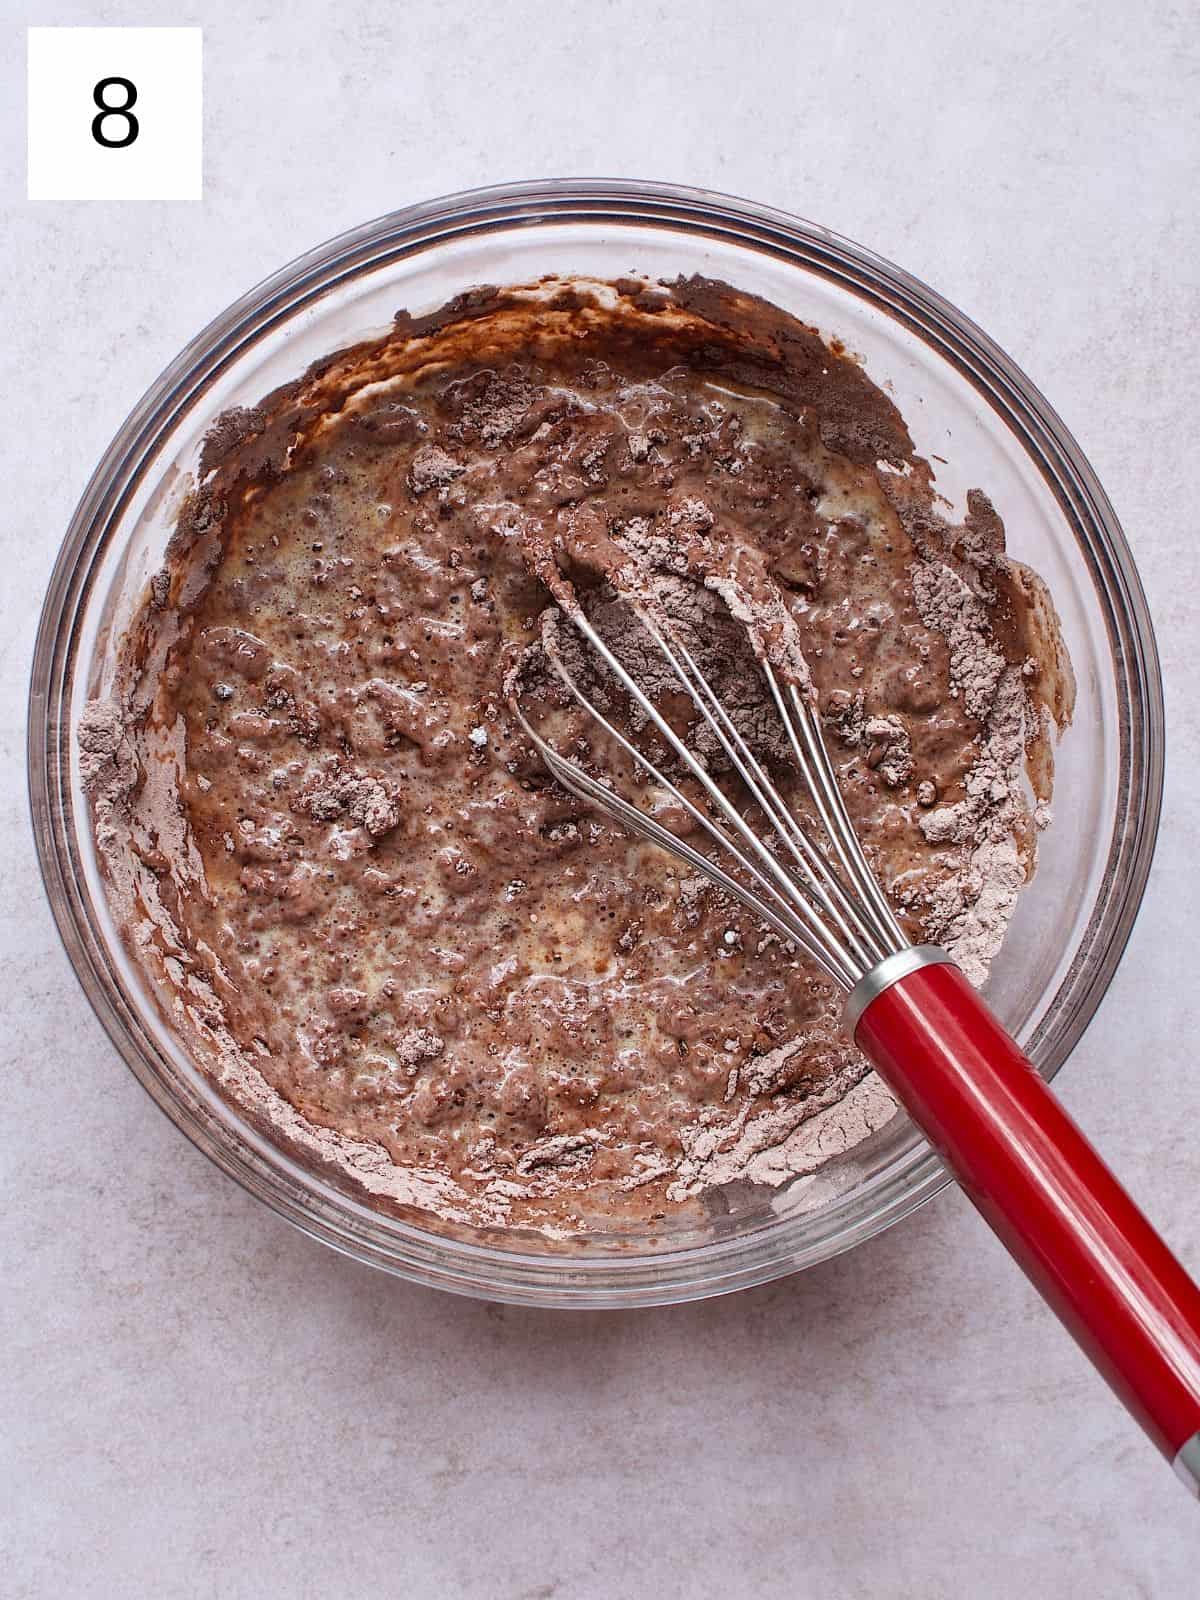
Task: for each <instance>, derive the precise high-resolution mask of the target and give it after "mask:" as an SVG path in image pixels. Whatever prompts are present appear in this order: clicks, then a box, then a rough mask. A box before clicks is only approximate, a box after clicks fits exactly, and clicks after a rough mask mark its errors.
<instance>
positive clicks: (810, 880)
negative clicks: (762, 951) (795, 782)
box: [511, 596, 909, 991]
mask: <svg viewBox="0 0 1200 1600" xmlns="http://www.w3.org/2000/svg"><path fill="white" fill-rule="evenodd" d="M620 598H621V599H622V602H623V603H624V604H625V605H627V606H628V607H629V609H630V610H631V611H632V613H633V615H634V616H635V617H636V618H637V620H638V623H639V624H640V626H641V627H642V628H643V630H644V631H645V633H646V636H647V637H648V638H649V639H650V640H651V642H652V643H653V644H654V646H655V648H656V649H657V650H658V652H659V654H660V655H661V656H662V658H663V660H664V661H665V662H666V663H667V665H668V667H669V668H670V670H671V673H672V676H673V677H674V678H675V680H676V681H677V682H678V684H679V686H680V687H681V689H682V690H683V691H684V693H685V694H686V695H687V696H688V697H689V699H690V700H691V702H692V704H693V705H694V706H695V708H696V710H697V711H698V712H699V713H700V715H701V716H702V717H703V719H704V721H705V723H706V724H707V725H708V727H709V728H710V729H711V730H712V733H713V735H714V736H715V738H716V739H717V741H718V743H719V745H720V747H721V749H722V751H723V752H724V754H725V756H726V758H727V759H728V760H729V762H730V764H731V765H732V767H733V769H734V771H735V772H736V773H737V775H738V777H739V778H740V780H741V782H742V783H743V785H744V786H745V788H746V791H747V793H748V794H749V795H750V797H751V798H752V799H753V801H754V802H755V804H756V805H757V806H758V808H759V810H760V811H761V812H762V814H763V816H764V817H765V818H766V820H767V822H768V823H769V825H770V830H771V833H772V834H773V836H774V838H775V840H776V841H777V843H778V845H780V846H782V848H783V850H784V851H785V852H786V855H787V857H788V858H790V860H789V864H788V865H786V866H785V865H784V863H783V862H781V861H780V859H779V858H778V856H777V855H776V853H775V852H774V851H773V850H772V849H771V848H769V846H768V844H767V842H766V841H765V840H764V839H763V838H761V837H760V836H759V834H758V833H757V832H756V831H755V830H754V829H753V828H752V827H751V826H750V824H749V823H748V822H747V821H746V819H745V818H744V817H743V816H742V814H741V812H740V811H739V810H738V808H737V806H736V805H735V804H734V803H733V801H732V800H731V799H730V798H729V796H728V795H727V794H726V793H725V791H724V790H723V789H722V788H721V787H720V785H719V784H718V783H717V782H716V781H715V780H714V779H713V777H712V775H711V773H710V772H709V770H708V768H707V767H706V765H705V763H704V762H703V761H702V760H701V759H700V757H699V756H697V755H696V753H695V752H694V751H693V750H691V749H689V748H688V746H687V744H686V743H685V742H684V740H683V739H682V738H681V737H680V736H679V734H677V733H676V731H675V730H674V728H672V727H671V725H670V723H669V722H668V721H667V720H666V718H665V717H664V716H663V715H662V713H661V712H660V711H659V709H658V707H657V706H656V705H655V704H654V702H653V701H652V700H651V699H650V698H649V696H648V695H647V694H646V693H645V692H644V690H643V689H642V688H641V686H640V685H639V684H638V683H637V681H636V680H635V679H634V678H633V676H632V675H631V674H630V673H629V672H628V670H627V669H626V667H625V666H624V664H623V663H622V662H621V661H620V660H619V659H618V658H617V656H616V655H614V653H613V652H612V650H611V649H610V648H609V646H608V644H607V643H606V642H605V640H604V639H603V638H602V637H601V636H600V634H599V633H598V632H597V630H596V628H595V627H594V626H593V625H592V623H591V621H590V620H589V619H588V617H587V616H586V614H585V613H584V612H583V610H582V608H577V607H572V608H571V609H570V610H567V609H565V608H564V610H563V613H562V614H563V615H564V616H566V617H567V618H568V620H569V621H570V622H571V623H572V624H573V625H574V627H575V628H576V630H577V631H578V632H579V633H580V634H581V635H582V637H583V638H584V639H585V640H586V641H587V643H588V644H589V645H590V646H591V647H592V649H593V650H594V651H595V652H596V654H597V655H598V656H599V658H600V659H601V661H603V662H604V664H605V666H606V667H607V668H608V669H609V671H610V672H611V673H612V674H613V676H614V677H615V678H616V679H617V681H618V682H619V683H620V684H621V686H622V688H623V689H624V690H625V692H626V694H628V696H629V697H630V699H631V700H632V702H633V703H634V705H636V706H637V708H638V710H639V711H640V712H641V713H642V715H643V716H644V717H645V718H646V719H647V720H648V721H649V722H650V723H651V724H652V725H653V726H654V728H655V729H656V730H657V731H658V733H659V734H660V735H661V737H662V738H663V740H664V741H665V743H666V745H667V747H668V748H669V749H670V750H671V751H672V752H673V753H674V755H675V756H676V757H677V758H678V759H679V760H680V761H681V762H682V764H683V765H684V767H685V768H686V769H687V771H689V772H690V773H691V774H692V776H693V777H695V778H696V780H697V781H698V782H699V784H700V785H701V787H702V788H703V790H704V792H705V794H706V795H707V796H708V799H709V801H710V802H711V806H712V810H711V811H710V810H705V809H703V808H702V807H700V806H698V805H696V804H695V802H694V801H693V800H692V799H691V798H690V797H689V796H688V795H686V794H685V793H684V792H683V790H682V789H681V788H680V787H679V785H678V784H677V783H675V782H674V781H673V780H672V779H671V778H669V777H668V776H667V775H666V774H665V773H664V772H663V771H662V770H661V768H660V767H659V766H658V765H656V763H655V762H654V761H653V760H652V759H651V758H650V757H649V756H648V755H646V754H645V752H644V751H642V750H641V749H639V748H638V746H637V745H636V744H635V743H634V742H633V741H632V740H631V739H630V738H628V737H627V736H626V735H625V734H623V733H622V732H621V731H620V729H618V728H617V727H615V726H614V724H613V722H612V720H611V719H610V718H609V717H606V716H605V715H604V713H603V712H602V711H601V710H600V709H599V707H598V706H597V705H596V704H595V703H594V701H593V700H592V699H591V698H589V696H588V695H587V693H586V692H585V691H584V690H583V689H582V688H581V687H580V685H579V684H578V683H577V682H576V681H575V679H574V677H573V676H572V674H571V672H570V670H569V668H568V667H567V665H566V663H565V662H564V661H563V659H562V656H561V654H560V653H559V652H558V651H557V650H553V649H551V648H550V647H549V646H548V645H547V644H546V642H545V639H543V650H544V653H545V655H546V657H547V659H548V660H549V662H550V664H551V665H552V666H553V668H554V670H555V672H556V673H557V674H558V676H559V678H560V679H561V680H562V682H563V684H564V685H565V686H566V688H567V690H568V691H569V692H570V694H571V695H572V697H573V698H574V699H575V700H576V702H577V703H578V704H579V705H581V706H582V707H583V708H584V710H585V711H587V713H588V714H589V715H590V716H591V717H592V718H593V720H594V721H595V722H596V723H597V724H598V725H599V727H601V728H602V729H603V730H604V731H605V733H606V734H607V735H608V736H609V738H611V739H613V740H614V741H615V742H616V743H617V745H618V746H619V747H620V748H621V749H623V750H624V751H625V752H626V753H627V754H628V755H629V756H630V757H631V758H632V760H633V761H634V762H635V763H636V764H637V765H638V766H639V767H640V768H641V769H642V770H643V771H644V772H645V773H647V774H648V776H649V777H650V778H652V779H653V781H654V782H655V783H656V784H657V785H658V786H659V787H660V788H661V789H662V790H664V791H665V792H666V793H667V794H668V795H669V796H670V797H671V799H672V800H673V801H674V802H675V803H676V804H678V805H679V806H681V807H682V808H683V809H684V810H685V811H686V812H687V814H688V815H689V816H690V817H691V818H692V819H693V821H694V822H696V823H697V824H698V825H699V826H700V827H701V828H702V829H703V830H704V832H705V833H706V834H707V835H708V837H709V838H710V839H712V840H713V841H714V842H715V843H716V844H717V845H718V846H719V848H720V850H721V851H722V852H724V853H725V854H726V855H727V856H729V857H730V858H731V859H732V860H733V861H734V862H735V863H736V864H737V866H738V867H739V868H740V869H741V871H742V872H743V873H745V874H746V876H747V877H748V878H749V879H750V881H751V882H752V883H753V884H754V885H755V889H754V890H752V889H749V888H747V887H746V885H745V884H744V883H742V882H739V880H738V879H737V878H735V877H733V876H732V874H731V873H729V872H727V871H726V870H725V869H724V868H723V867H722V866H721V865H720V864H719V863H718V862H717V861H714V860H712V859H711V858H710V857H709V856H707V855H705V854H704V853H703V851H700V850H697V849H696V848H695V846H693V845H691V844H689V843H688V842H687V840H685V839H681V838H680V837H679V836H678V835H677V834H675V833H673V832H672V831H671V830H670V829H669V828H667V827H665V826H664V825H663V824H662V823H660V822H658V821H657V820H656V819H655V818H654V817H651V816H649V815H648V814H647V813H646V812H644V811H642V810H641V808H640V807H638V806H636V805H633V804H632V803H631V802H630V801H629V800H627V799H625V798H624V797H623V796H622V795H620V794H618V793H617V791H616V790H615V788H614V787H612V785H611V783H610V782H608V781H607V780H602V779H600V778H596V777H594V776H593V775H592V774H591V773H589V772H587V771H586V769H585V768H584V767H583V766H581V765H580V763H579V762H577V761H574V760H572V759H571V758H569V757H567V756H563V755H561V754H560V753H559V752H558V751H557V750H555V749H554V747H553V746H552V745H551V744H550V743H549V742H548V741H547V740H546V739H545V738H543V737H542V735H541V734H540V733H539V732H538V731H537V729H536V728H534V727H533V725H532V724H531V723H530V721H529V719H528V718H527V717H526V715H525V713H524V710H523V709H522V707H521V703H520V697H519V688H514V689H513V691H512V694H511V703H512V707H513V710H514V711H515V713H516V715H517V717H518V719H519V720H520V722H521V725H522V727H523V728H524V730H525V732H526V734H527V735H528V737H529V738H530V740H531V741H532V743H533V745H534V747H535V748H536V749H537V751H538V754H539V755H540V756H541V758H542V760H543V762H544V763H545V765H546V767H547V770H548V771H549V772H550V773H551V774H552V775H553V776H554V777H555V778H556V779H557V780H558V781H559V782H560V783H561V784H562V785H563V786H564V787H565V788H567V789H569V790H570V791H571V792H572V793H573V794H575V795H577V796H578V797H579V798H580V799H582V800H585V801H586V802H588V803H589V804H590V805H594V806H596V807H597V808H598V809H599V810H602V811H605V812H607V813H608V814H609V815H610V816H612V817H614V818H616V820H618V821H619V822H621V823H622V824H623V825H624V826H626V827H627V828H629V829H630V830H631V831H633V832H635V833H637V834H639V835H641V836H642V837H643V838H645V839H648V840H650V841H651V842H652V843H654V844H657V845H659V846H660V847H661V848H663V849H665V850H668V851H670V852H671V853H672V854H673V855H675V856H677V857H678V858H679V859H681V860H683V861H685V862H687V863H688V865H689V866H691V867H693V868H694V869H695V870H696V871H698V872H700V873H702V874H703V875H704V876H706V877H707V878H709V879H710V880H711V881H712V882H714V883H716V884H717V885H718V886H719V887H720V888H721V889H723V890H724V891H725V892H726V893H727V894H729V895H731V896H732V897H733V898H734V899H736V900H737V901H739V902H740V903H741V904H742V905H744V906H745V907H746V908H747V909H748V910H749V911H751V912H752V913H753V914H754V915H756V916H757V917H759V918H760V919H761V920H762V921H763V922H765V923H766V924H767V925H768V927H770V928H771V929H772V930H773V931H774V932H775V933H777V934H778V935H779V936H780V937H781V938H784V939H786V940H790V941H792V942H794V943H795V944H797V945H799V946H800V948H801V949H803V950H804V951H806V952H807V954H809V955H810V956H811V957H812V958H813V960H814V961H816V962H817V964H818V965H819V966H820V967H821V968H822V970H823V971H824V972H825V973H826V974H827V975H828V976H829V977H831V978H832V979H834V981H835V982H837V983H839V984H840V985H841V986H842V987H843V988H844V989H846V990H847V991H849V990H851V989H853V988H854V986H855V984H856V983H857V982H858V981H859V979H860V978H862V977H863V975H864V974H865V973H866V972H868V971H870V970H871V969H872V968H873V967H875V966H876V965H878V963H879V962H881V961H882V960H884V959H885V958H886V957H887V956H889V955H894V954H896V953H898V952H899V951H901V950H904V949H906V948H907V947H908V944H909V941H908V939H907V938H906V937H905V935H904V932H903V930H902V929H901V927H900V924H899V922H898V921H897V920H896V916H895V914H894V912H893V911H892V908H891V906H890V905H889V904H888V901H887V897H886V896H885V895H884V893H883V891H882V889H881V888H880V886H879V884H878V882H877V881H876V879H875V876H874V874H873V872H872V871H871V868H870V865H869V864H868V862H867V859H866V856H865V854H864V852H863V849H862V846H861V844H860V843H859V841H858V837H857V835H856V834H855V832H854V828H853V825H852V824H851V822H850V818H849V815H848V813H847V811H846V807H845V802H844V801H843V799H842V796H841V792H840V790H839V789H838V785H837V779H836V777H835V775H834V771H833V766H832V763H831V762H830V760H829V755H828V752H827V750H826V748H825V742H824V739H823V737H822V735H821V730H820V726H819V724H818V723H817V721H816V717H817V712H816V709H815V707H814V706H813V705H812V704H811V703H810V702H809V701H808V700H807V699H806V698H805V697H803V696H802V695H801V693H800V692H799V690H798V689H797V688H796V686H795V685H794V684H793V683H790V682H788V683H786V684H781V683H780V681H779V677H778V675H777V674H776V672H775V671H774V670H773V669H772V667H771V665H770V663H769V662H768V661H766V660H765V659H760V660H759V663H758V665H759V668H760V670H761V671H762V673H763V676H764V678H765V680H766V683H767V687H768V689H769V690H770V693H771V698H772V700H773V702H774V704H775V707H776V710H777V711H778V714H779V717H780V721H781V722H782V725H783V728H784V731H785V733H786V735H787V739H788V743H789V745H790V748H791V750H792V754H793V756H794V757H795V762H796V768H797V771H798V773H799V776H800V778H801V781H802V782H803V784H804V787H805V790H806V792H807V794H808V796H809V799H810V800H811V802H812V804H813V807H814V809H815V811H816V814H817V817H818V818H819V820H820V823H821V826H822V828H823V829H824V832H825V836H826V839H827V840H828V843H829V846H830V849H831V851H832V854H833V857H834V862H833V863H831V862H830V861H829V860H828V859H827V858H826V856H825V855H824V854H823V853H822V852H821V851H820V850H819V849H818V848H817V846H816V845H815V844H814V843H813V841H812V840H811V839H810V838H809V837H808V835H807V833H806V832H805V830H804V828H803V827H802V826H801V824H800V822H799V821H798V820H797V818H796V817H795V816H794V815H793V813H792V811H791V810H790V808H789V807H788V805H787V802H786V801H785V800H784V799H783V797H782V795H781V794H780V792H779V790H778V788H777V787H776V785H775V784H774V783H773V782H772V781H771V779H770V778H769V777H768V775H767V773H766V771H765V770H764V768H763V766H762V764H761V762H760V761H759V760H758V758H757V757H756V756H755V755H754V753H753V752H752V751H751V750H750V748H749V746H748V745H747V744H746V741H745V739H744V738H743V737H742V735H741V733H740V732H739V731H738V729H737V727H736V726H735V725H734V722H733V720H732V718H731V717H730V715H729V713H728V712H727V711H726V709H725V707H724V706H723V705H722V704H721V702H720V700H719V698H718V696H717V694H716V692H715V691H714V689H713V688H712V686H711V684H710V683H709V682H708V680H707V679H706V678H705V676H704V673H703V672H702V671H701V670H700V668H699V667H698V666H697V664H696V661H695V659H694V657H693V656H692V654H691V652H690V651H689V650H688V649H687V647H686V645H685V644H684V643H683V642H682V641H681V640H680V639H679V638H678V637H677V636H676V635H675V634H674V633H673V631H672V630H671V629H670V627H669V625H668V624H667V623H666V622H665V620H662V621H659V622H657V623H656V622H655V621H654V620H652V618H651V617H650V615H649V614H648V612H647V610H646V608H645V607H644V606H643V605H641V604H639V603H638V602H636V601H634V600H631V599H629V598H628V597H626V596H621V597H620ZM718 817H720V818H721V819H723V821H724V823H725V826H721V825H720V823H719V822H718V820H717V819H718ZM729 830H732V833H733V837H731V834H730V831H729ZM739 841H740V843H739ZM834 863H836V867H840V869H841V872H842V873H843V874H844V875H845V879H846V881H847V882H848V884H849V885H850V888H849V890H848V889H847V887H846V883H845V882H843V881H842V879H841V878H840V877H839V876H838V872H837V870H835V864H834ZM756 891H757V892H756Z"/></svg>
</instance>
